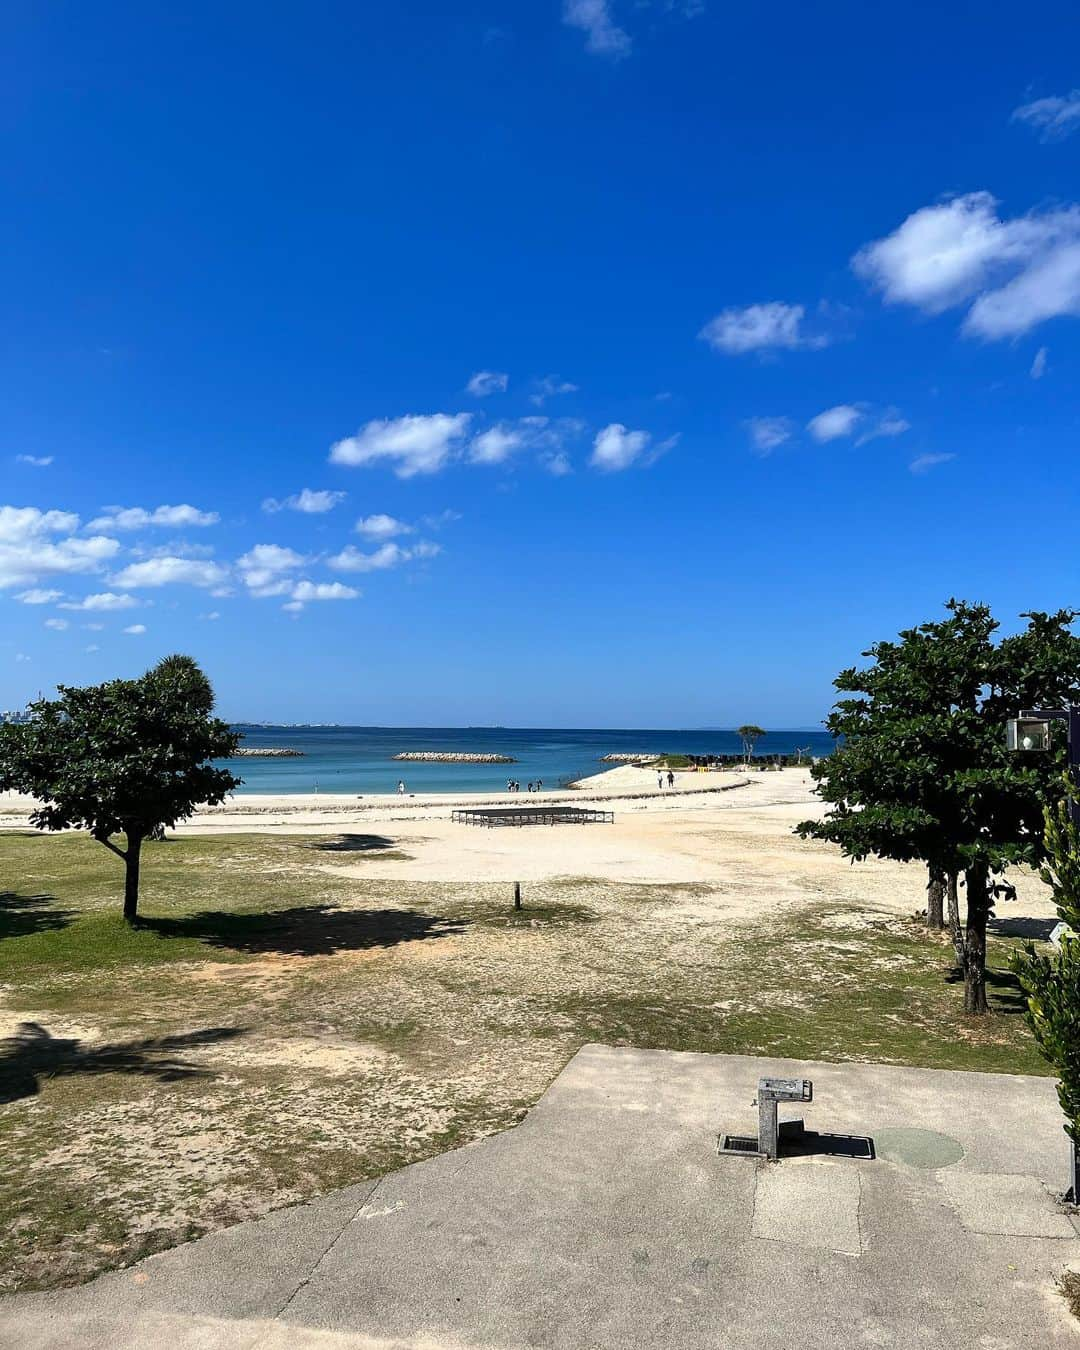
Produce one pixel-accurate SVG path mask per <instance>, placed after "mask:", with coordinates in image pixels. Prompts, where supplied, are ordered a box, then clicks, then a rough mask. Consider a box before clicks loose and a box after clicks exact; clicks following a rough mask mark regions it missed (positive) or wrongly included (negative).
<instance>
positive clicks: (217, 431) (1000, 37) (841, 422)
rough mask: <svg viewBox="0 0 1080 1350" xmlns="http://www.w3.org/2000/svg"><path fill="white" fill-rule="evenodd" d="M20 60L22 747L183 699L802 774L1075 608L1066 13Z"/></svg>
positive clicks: (229, 25) (406, 32) (17, 518)
mask: <svg viewBox="0 0 1080 1350" xmlns="http://www.w3.org/2000/svg"><path fill="white" fill-rule="evenodd" d="M179 8H182V10H183V12H182V13H180V12H179ZM0 37H2V49H3V51H4V53H5V55H4V65H5V67H6V68H5V70H4V73H3V81H2V85H0V88H2V90H3V93H2V95H0V99H2V105H0V106H2V116H3V135H4V144H5V168H6V172H5V174H4V176H3V182H2V185H0V192H2V196H3V200H2V210H0V236H2V249H0V256H2V258H3V264H2V266H3V269H4V286H3V294H4V297H5V302H4V304H3V306H2V309H0V340H2V344H3V361H2V365H0V371H2V375H0V378H2V380H3V385H4V389H3V399H2V401H0V707H7V706H18V705H20V704H21V703H22V702H24V701H25V700H26V698H28V697H30V696H32V695H34V694H35V693H36V692H37V691H38V690H42V691H45V692H48V691H49V690H51V688H52V687H53V686H54V685H55V684H56V682H57V681H63V682H68V683H79V682H84V681H91V680H98V679H104V678H107V677H109V676H111V675H119V674H130V673H134V672H136V671H138V670H141V669H143V668H144V667H145V666H146V665H148V664H149V663H150V662H152V661H153V660H154V659H156V658H157V657H159V656H160V655H163V654H164V653H166V652H169V651H173V650H183V651H187V652H190V653H192V654H193V655H194V656H196V657H197V658H198V659H199V660H200V661H201V662H202V663H203V664H204V665H205V667H206V669H207V671H208V672H209V673H210V675H211V677H212V678H213V680H214V682H215V685H216V687H217V689H218V692H219V703H220V706H221V708H222V710H223V712H224V713H226V715H229V716H233V717H245V718H255V719H262V720H271V719H285V720H315V721H330V720H339V721H352V722H361V723H363V722H378V723H384V724H393V723H407V724H408V723H426V724H440V723H443V724H468V723H493V722H497V723H502V724H507V725H581V726H584V725H602V726H634V725H638V726H693V725H703V724H708V725H721V726H722V725H731V724H733V723H736V722H739V721H743V720H746V719H752V720H754V721H758V722H761V723H763V724H764V725H767V726H774V727H780V726H808V725H813V724H815V723H816V722H817V721H818V720H819V719H820V718H821V717H822V716H823V715H824V713H825V712H826V710H827V708H828V705H829V703H830V702H831V690H830V680H831V678H832V676H833V674H834V673H835V672H836V670H837V669H838V668H840V667H841V666H843V665H846V664H849V663H851V662H852V661H853V660H855V659H856V657H857V654H858V652H859V651H860V650H861V649H862V648H864V647H865V646H866V645H867V644H868V643H870V642H871V641H873V640H875V639H877V638H879V637H885V636H888V635H890V634H892V633H893V632H895V630H896V629H898V628H899V627H902V626H904V625H907V624H910V623H915V622H919V621H921V620H923V619H925V618H928V617H931V616H932V615H933V614H935V613H936V612H937V611H938V608H939V606H940V604H941V602H942V601H943V600H945V599H946V598H947V597H948V596H950V595H954V594H955V595H960V596H963V597H965V598H969V599H978V600H986V601H988V602H989V603H991V604H992V605H993V606H994V607H995V610H996V611H998V612H999V613H1000V615H1001V617H1002V618H1003V619H1005V620H1009V619H1014V618H1015V615H1016V614H1017V613H1018V612H1019V611H1021V610H1023V609H1026V608H1029V607H1038V608H1052V607H1057V606H1059V605H1067V604H1072V603H1076V602H1077V601H1078V600H1080V587H1078V576H1077V561H1076V549H1075V546H1074V535H1075V521H1076V519H1077V518H1078V511H1077V507H1078V505H1080V502H1078V497H1080V491H1078V489H1080V481H1078V475H1077V469H1076V460H1077V450H1078V445H1080V416H1078V411H1080V394H1078V390H1080V205H1078V204H1077V202H1078V199H1080V174H1078V172H1077V171H1078V168H1080V92H1077V91H1078V90H1080V55H1078V53H1080V42H1078V39H1080V17H1078V15H1077V12H1076V9H1075V6H1074V5H1072V4H1065V3H1046V4H1042V5H1038V6H1031V5H1023V6H1021V5H1019V4H1014V3H985V4H982V5H979V6H967V5H958V4H954V5H951V6H941V5H940V4H934V5H930V4H921V3H914V4H910V5H908V6H907V7H906V8H905V10H904V14H903V21H902V22H898V21H897V16H896V14H895V13H894V12H892V11H887V10H880V9H877V8H875V7H871V6H866V5H865V4H860V5H855V4H847V3H842V2H841V3H834V4H830V5H827V6H805V5H802V4H788V3H778V4H775V5H772V6H768V7H760V6H740V7H734V6H730V5H722V4H720V3H719V2H718V0H706V3H704V4H697V3H686V2H685V0H684V2H682V3H673V2H672V3H669V2H668V0H653V3H644V2H640V3H635V0H608V3H603V0H569V2H568V3H566V4H564V3H562V0H532V2H530V3H523V4H519V5H515V6H507V5H496V4H468V3H462V4H459V5H457V6H453V7H451V6H447V5H435V4H430V3H429V4H418V3H413V0H402V3H400V4H397V5H394V6H374V5H367V6H355V5H344V4H341V5H339V4H333V3H318V4H314V5H308V6H304V7H298V6H295V5H284V4H274V3H261V4H259V5H257V6H256V5H247V4H243V3H236V4H232V5H228V6H220V5H216V6H210V5H202V4H190V5H185V6H183V7H177V6H174V5H166V4H163V3H146V2H145V0H144V2H143V3H140V4H138V5H136V4H120V3H108V2H107V0H102V3H99V4H97V5H94V6H81V7H74V6H70V5H58V4H49V3H37V4H33V5H31V4H29V3H16V4H13V5H10V6H8V7H7V8H6V10H5V13H4V16H3V18H2V19H0Z"/></svg>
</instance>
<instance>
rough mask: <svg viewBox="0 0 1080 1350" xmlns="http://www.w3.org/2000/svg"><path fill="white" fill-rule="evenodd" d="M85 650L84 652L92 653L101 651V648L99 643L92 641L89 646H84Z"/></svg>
mask: <svg viewBox="0 0 1080 1350" xmlns="http://www.w3.org/2000/svg"><path fill="white" fill-rule="evenodd" d="M83 651H84V652H90V653H93V652H99V651H101V648H100V647H99V646H98V645H97V643H96V642H91V644H90V645H89V647H84V648H83Z"/></svg>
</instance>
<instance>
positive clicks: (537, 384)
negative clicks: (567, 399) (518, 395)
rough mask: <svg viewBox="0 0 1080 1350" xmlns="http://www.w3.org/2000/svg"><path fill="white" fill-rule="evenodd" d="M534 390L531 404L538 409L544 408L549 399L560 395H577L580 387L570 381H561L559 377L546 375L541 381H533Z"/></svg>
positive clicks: (530, 399) (530, 398)
mask: <svg viewBox="0 0 1080 1350" xmlns="http://www.w3.org/2000/svg"><path fill="white" fill-rule="evenodd" d="M532 390H533V392H532V393H531V394H530V395H529V402H530V403H531V404H533V405H534V406H535V407H537V408H542V407H543V406H544V404H545V403H546V402H547V400H548V399H549V398H556V397H557V396H558V395H559V394H576V393H577V392H578V385H576V384H572V383H571V382H570V381H569V380H561V379H559V377H558V376H557V375H544V376H543V377H542V378H541V379H539V380H533V382H532Z"/></svg>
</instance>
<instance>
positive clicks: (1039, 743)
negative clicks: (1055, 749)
mask: <svg viewBox="0 0 1080 1350" xmlns="http://www.w3.org/2000/svg"><path fill="white" fill-rule="evenodd" d="M1005 737H1006V742H1005V743H1006V745H1007V746H1008V747H1009V749H1010V750H1049V749H1050V722H1049V721H1048V720H1046V719H1045V718H1041V717H1010V718H1009V720H1008V722H1006V724H1005Z"/></svg>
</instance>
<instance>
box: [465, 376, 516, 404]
mask: <svg viewBox="0 0 1080 1350" xmlns="http://www.w3.org/2000/svg"><path fill="white" fill-rule="evenodd" d="M509 384H510V376H509V375H507V374H506V372H505V371H502V370H478V371H477V372H476V374H475V375H474V376H473V377H472V379H471V380H470V381H469V383H468V384H467V385H466V386H465V390H466V392H467V393H469V394H472V396H473V398H487V397H488V395H489V394H505V393H506V390H507V388H508V386H509Z"/></svg>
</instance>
